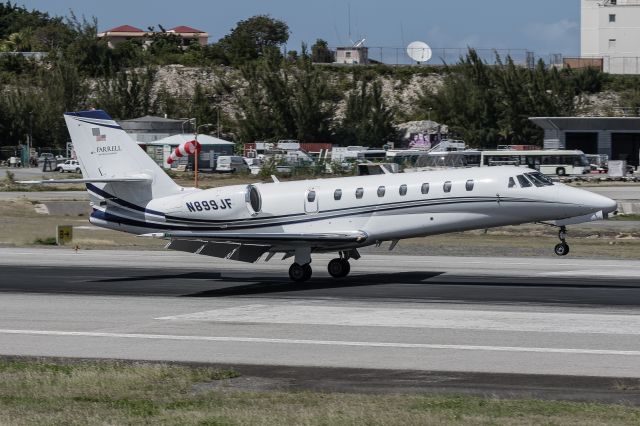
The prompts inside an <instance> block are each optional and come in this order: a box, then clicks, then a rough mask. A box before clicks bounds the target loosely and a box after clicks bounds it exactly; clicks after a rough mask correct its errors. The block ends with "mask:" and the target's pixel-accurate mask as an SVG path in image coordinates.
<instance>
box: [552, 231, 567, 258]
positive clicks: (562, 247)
mask: <svg viewBox="0 0 640 426" xmlns="http://www.w3.org/2000/svg"><path fill="white" fill-rule="evenodd" d="M566 237H567V228H566V227H565V226H561V227H560V230H559V231H558V238H560V243H559V244H556V246H555V248H554V249H553V251H555V253H556V254H557V255H558V256H566V255H568V254H569V244H567V242H566V241H565V239H566Z"/></svg>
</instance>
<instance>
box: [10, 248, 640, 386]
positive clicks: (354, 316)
mask: <svg viewBox="0 0 640 426" xmlns="http://www.w3.org/2000/svg"><path fill="white" fill-rule="evenodd" d="M329 258H330V257H327V256H316V257H314V263H313V265H314V268H315V274H314V278H312V279H311V281H309V282H307V283H304V284H291V283H289V282H288V280H287V278H286V277H287V274H286V268H287V266H288V262H287V261H285V262H281V261H272V262H269V263H266V264H265V263H258V264H254V265H244V264H237V263H233V262H225V261H220V260H216V259H211V258H205V257H200V256H194V255H188V254H181V253H172V252H146V251H143V252H131V251H115V250H114V251H99V250H95V251H86V252H80V253H78V254H76V253H74V252H73V251H70V250H62V249H49V250H47V249H0V265H1V266H0V268H1V271H2V278H1V284H0V292H2V294H0V312H2V314H1V315H0V353H2V354H4V355H25V356H61V357H89V358H120V359H133V360H135V359H144V360H168V361H184V362H211V363H221V364H248V365H290V366H297V367H332V368H372V369H384V370H418V371H432V372H433V371H441V372H445V371H448V372H476V373H499V374H509V373H516V374H543V375H569V376H600V377H628V378H640V309H639V307H640V283H639V282H638V281H639V280H638V278H637V277H638V276H640V274H639V273H640V262H637V261H615V260H588V259H582V260H580V259H567V258H536V259H519V258H460V257H455V258H454V257H403V256H380V255H369V256H366V257H363V259H361V260H359V261H357V262H353V269H352V271H353V272H352V274H353V275H352V276H350V277H349V278H347V279H343V280H333V279H331V278H330V277H329V276H328V274H327V273H326V271H324V267H325V265H326V261H327V260H328V259H329Z"/></svg>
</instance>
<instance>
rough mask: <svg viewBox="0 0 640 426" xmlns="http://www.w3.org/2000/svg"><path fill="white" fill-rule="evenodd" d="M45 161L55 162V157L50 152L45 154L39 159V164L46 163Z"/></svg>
mask: <svg viewBox="0 0 640 426" xmlns="http://www.w3.org/2000/svg"><path fill="white" fill-rule="evenodd" d="M45 160H49V161H54V160H55V156H54V155H53V154H52V153H50V152H43V153H41V154H40V156H39V157H38V163H44V161H45Z"/></svg>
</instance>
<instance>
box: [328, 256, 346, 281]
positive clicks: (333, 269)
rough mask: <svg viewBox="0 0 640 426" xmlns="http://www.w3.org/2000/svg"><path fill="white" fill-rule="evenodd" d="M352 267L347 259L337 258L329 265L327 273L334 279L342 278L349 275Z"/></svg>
mask: <svg viewBox="0 0 640 426" xmlns="http://www.w3.org/2000/svg"><path fill="white" fill-rule="evenodd" d="M350 270H351V265H350V264H349V261H348V260H346V259H340V258H335V259H332V260H331V262H329V265H327V271H328V272H329V275H331V276H332V277H333V278H342V277H346V276H347V275H349V271H350Z"/></svg>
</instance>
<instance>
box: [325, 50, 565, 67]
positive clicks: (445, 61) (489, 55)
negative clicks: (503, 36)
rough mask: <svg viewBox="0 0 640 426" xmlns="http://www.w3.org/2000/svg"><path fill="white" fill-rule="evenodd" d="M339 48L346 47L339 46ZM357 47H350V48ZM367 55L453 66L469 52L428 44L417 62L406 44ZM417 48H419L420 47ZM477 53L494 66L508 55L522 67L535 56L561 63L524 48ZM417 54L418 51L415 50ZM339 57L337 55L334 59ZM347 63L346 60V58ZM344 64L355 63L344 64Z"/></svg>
mask: <svg viewBox="0 0 640 426" xmlns="http://www.w3.org/2000/svg"><path fill="white" fill-rule="evenodd" d="M330 49H331V50H332V51H333V52H336V51H337V49H338V48H337V47H330ZM340 49H349V48H345V47H340ZM356 49H358V48H356V47H354V48H352V50H356ZM366 49H367V52H368V58H369V61H370V62H373V61H375V62H379V63H382V64H386V65H420V66H444V65H454V64H457V63H458V62H460V59H461V58H465V57H466V55H467V53H469V48H467V47H432V48H431V55H432V56H431V59H430V60H429V61H427V62H422V63H420V64H417V63H416V61H414V60H412V59H411V58H410V57H409V55H408V53H407V48H406V47H375V46H367V47H366ZM420 50H421V49H420ZM474 50H475V51H476V53H477V54H478V56H479V57H480V58H481V59H482V60H483V61H485V62H486V63H487V64H490V65H495V64H497V63H498V59H500V60H501V61H502V62H506V60H507V57H511V59H513V61H514V63H516V64H518V65H522V66H528V67H531V68H533V67H534V66H535V64H536V63H537V62H538V60H539V59H542V60H543V61H544V62H545V63H546V64H547V65H549V64H552V65H562V55H561V54H547V55H538V54H536V53H535V52H532V51H530V50H527V49H491V48H478V49H474ZM417 53H421V52H417ZM337 59H339V58H337ZM347 62H349V61H347ZM342 63H343V64H344V65H355V64H349V63H344V62H342Z"/></svg>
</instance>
